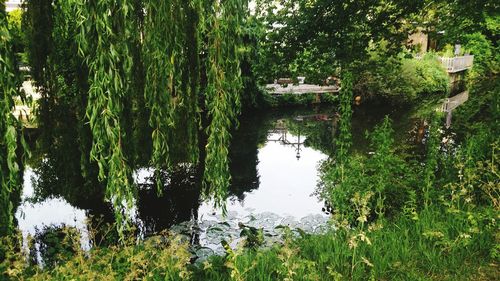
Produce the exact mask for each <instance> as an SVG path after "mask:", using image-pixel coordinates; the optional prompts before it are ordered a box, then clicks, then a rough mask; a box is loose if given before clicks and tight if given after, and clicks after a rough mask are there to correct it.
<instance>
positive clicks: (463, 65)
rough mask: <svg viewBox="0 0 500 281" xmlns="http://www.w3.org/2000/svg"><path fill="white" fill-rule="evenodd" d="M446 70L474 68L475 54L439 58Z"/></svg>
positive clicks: (453, 71)
mask: <svg viewBox="0 0 500 281" xmlns="http://www.w3.org/2000/svg"><path fill="white" fill-rule="evenodd" d="M439 60H441V63H442V64H443V66H444V68H445V69H446V71H448V72H449V73H455V72H460V71H464V70H466V69H470V68H472V65H473V63H474V56H470V55H469V56H461V57H454V58H439Z"/></svg>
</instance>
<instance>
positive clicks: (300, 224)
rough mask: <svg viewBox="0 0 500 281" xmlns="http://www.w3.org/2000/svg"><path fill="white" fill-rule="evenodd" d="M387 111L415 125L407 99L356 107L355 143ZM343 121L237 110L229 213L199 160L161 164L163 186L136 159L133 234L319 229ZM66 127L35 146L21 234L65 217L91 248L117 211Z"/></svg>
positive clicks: (332, 116) (206, 240) (213, 248)
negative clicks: (401, 103) (325, 171)
mask: <svg viewBox="0 0 500 281" xmlns="http://www.w3.org/2000/svg"><path fill="white" fill-rule="evenodd" d="M386 114H389V115H390V116H391V117H392V118H393V119H394V120H395V122H394V127H395V131H396V133H397V134H396V135H397V138H398V139H400V140H402V141H403V140H405V138H408V136H409V134H408V132H411V131H412V130H414V128H415V122H414V120H412V119H411V118H410V117H409V116H410V114H409V110H408V109H406V108H400V109H394V108H393V107H391V109H389V108H388V107H384V106H375V107H374V106H362V107H357V108H356V110H355V112H354V115H353V142H354V148H355V149H356V150H359V151H360V152H362V153H366V152H369V148H368V142H367V141H366V140H365V137H364V135H365V132H366V130H372V129H373V127H374V126H375V124H377V123H378V122H379V121H380V120H381V119H382V118H383V117H384V116H385V115H386ZM337 123H338V113H337V112H336V109H335V108H333V107H315V108H302V109H287V110H285V109H273V110H268V111H258V112H253V113H251V114H246V115H245V116H243V117H241V119H240V125H239V127H238V129H237V130H235V131H234V133H233V140H232V144H231V147H230V160H231V162H230V171H231V176H232V184H231V186H230V189H229V196H228V198H227V200H226V208H227V213H226V215H225V216H224V215H223V213H222V210H220V209H217V208H214V207H213V206H214V204H213V202H211V201H210V200H205V199H204V198H203V196H202V193H201V186H202V184H201V180H200V176H199V171H197V169H196V168H194V167H192V166H190V165H182V164H181V165H178V167H177V168H175V169H174V170H173V171H171V172H169V174H168V175H167V174H166V173H163V174H162V178H163V182H164V183H165V188H164V190H163V194H162V195H161V196H157V192H156V183H155V180H154V177H153V173H152V169H151V168H150V167H148V166H147V165H143V166H142V167H137V168H136V169H135V172H134V179H135V181H136V183H137V185H138V194H137V201H136V204H135V208H134V210H132V216H133V218H134V219H133V221H134V222H135V223H136V226H137V229H138V231H137V235H138V236H139V237H147V236H150V235H154V234H155V233H158V232H161V231H163V230H167V229H168V230H170V231H172V232H176V233H180V234H183V235H185V237H186V239H189V240H190V242H191V243H192V245H193V248H194V249H195V251H196V254H197V255H198V256H206V255H210V254H214V253H221V252H223V248H222V247H221V243H220V242H221V241H222V240H225V241H228V242H231V243H233V244H235V243H237V242H238V241H239V239H240V232H241V230H242V228H245V227H255V228H258V229H259V228H262V229H263V233H264V235H265V237H266V238H267V239H266V241H267V242H269V243H272V242H273V241H276V240H277V239H279V234H280V229H281V228H280V227H279V226H289V227H291V228H300V229H302V230H304V231H306V232H321V231H323V230H324V229H325V227H326V226H327V222H328V213H327V212H325V205H324V202H322V201H321V200H320V199H319V198H318V196H317V195H315V191H316V186H317V184H318V181H319V165H320V164H321V162H322V161H324V160H325V159H327V158H328V156H329V155H331V154H332V153H333V152H334V150H335V146H334V143H335V141H334V139H335V136H336V130H337ZM60 136H65V133H61V134H60ZM67 136H68V137H67V138H65V137H58V138H56V139H55V140H56V141H57V142H58V143H57V145H56V146H57V149H54V150H51V149H50V147H49V149H47V148H46V147H45V148H44V147H43V145H39V146H37V148H36V149H34V153H33V157H32V159H31V160H30V161H29V163H30V164H29V167H28V168H27V169H26V170H25V174H24V188H23V194H22V202H21V204H20V206H19V208H18V210H17V213H16V219H17V221H18V225H19V229H20V230H21V231H22V233H23V234H24V236H27V235H28V234H30V235H32V236H34V237H35V240H37V239H42V238H43V237H44V234H46V233H48V232H52V231H56V232H57V231H60V230H61V227H62V226H66V227H74V228H76V229H78V230H79V231H80V232H81V233H82V238H83V239H82V246H83V247H84V248H88V247H90V246H89V245H90V244H91V243H90V241H89V239H90V238H89V237H90V236H91V235H90V234H89V229H90V231H97V232H99V230H100V229H99V228H100V227H101V226H102V225H103V224H104V223H112V222H113V213H112V208H111V207H110V206H109V205H108V204H107V203H106V202H105V201H104V199H103V198H104V191H103V190H104V187H103V186H101V185H100V184H99V183H96V182H93V183H92V182H90V183H89V182H86V181H85V180H82V178H81V174H82V171H81V166H80V165H79V161H80V159H79V156H76V155H75V154H74V151H73V149H74V148H73V146H74V143H72V142H71V141H70V140H71V133H68V134H67ZM65 141H68V144H66V143H64V142H65ZM49 145H51V144H49ZM41 151H43V152H41ZM83 172H87V171H83ZM90 172H91V171H90ZM90 172H89V173H90ZM93 237H94V236H93ZM94 240H95V238H94ZM93 242H96V241H93ZM37 243H42V241H37Z"/></svg>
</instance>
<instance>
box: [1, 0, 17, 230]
mask: <svg viewBox="0 0 500 281" xmlns="http://www.w3.org/2000/svg"><path fill="white" fill-rule="evenodd" d="M14 65H15V63H14V56H13V54H12V45H11V37H10V34H9V30H8V28H7V19H6V14H5V5H4V4H3V2H1V3H0V115H1V116H0V185H1V186H0V236H3V235H7V234H10V233H11V232H12V230H13V227H14V223H13V213H14V210H13V209H14V207H13V203H12V200H11V199H12V198H11V197H12V193H13V192H14V191H15V189H16V188H19V186H20V184H21V175H20V174H21V169H20V166H19V163H18V157H17V153H16V152H17V150H18V145H17V141H18V132H17V128H18V122H17V120H16V119H15V117H14V115H13V114H12V110H13V109H14V100H13V97H14V96H16V95H17V85H16V75H15V74H14V73H15V69H14Z"/></svg>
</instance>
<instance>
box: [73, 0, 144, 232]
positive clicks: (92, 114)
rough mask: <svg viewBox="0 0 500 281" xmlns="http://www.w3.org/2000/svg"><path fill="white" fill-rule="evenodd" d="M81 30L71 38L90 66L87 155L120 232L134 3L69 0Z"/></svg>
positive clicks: (126, 184) (128, 187) (126, 195)
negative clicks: (89, 147) (90, 143)
mask: <svg viewBox="0 0 500 281" xmlns="http://www.w3.org/2000/svg"><path fill="white" fill-rule="evenodd" d="M73 1H74V2H73V3H72V4H73V5H72V6H70V7H72V8H74V9H75V10H74V12H75V14H76V18H77V24H78V27H79V29H80V34H79V35H78V36H77V38H76V40H77V43H78V46H79V52H80V54H81V55H82V56H83V57H84V58H85V60H86V63H87V65H88V68H89V85H90V89H89V93H88V95H89V96H88V104H87V113H86V115H87V118H88V119H89V121H90V122H89V123H90V128H91V131H92V136H93V146H92V150H91V153H90V157H91V159H92V160H94V161H96V162H97V164H98V166H99V179H100V180H102V181H106V197H107V199H108V200H111V202H112V204H113V207H114V209H115V217H116V220H117V226H118V228H119V233H120V234H122V233H123V230H125V228H126V227H127V226H128V217H127V216H126V215H125V214H124V212H125V210H130V209H131V208H132V207H133V202H134V194H135V190H134V188H133V183H132V180H131V168H130V166H129V164H128V163H127V159H126V157H125V149H124V147H125V143H126V134H125V126H126V124H123V123H124V122H123V120H124V118H123V117H124V101H125V100H126V99H127V98H129V96H130V91H131V87H130V84H131V83H130V81H131V80H132V79H133V77H132V73H133V58H132V54H131V46H130V44H131V42H134V40H133V36H134V35H136V34H137V32H136V29H135V28H134V23H135V21H134V18H133V16H134V13H133V8H134V5H133V3H132V1H131V0H124V1H119V2H117V1H114V0H100V1H90V0H73Z"/></svg>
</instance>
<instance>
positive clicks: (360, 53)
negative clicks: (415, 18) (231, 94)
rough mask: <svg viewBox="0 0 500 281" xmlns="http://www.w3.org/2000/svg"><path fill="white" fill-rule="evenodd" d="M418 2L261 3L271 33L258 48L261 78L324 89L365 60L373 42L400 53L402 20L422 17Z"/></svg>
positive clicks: (402, 30) (261, 13)
mask: <svg viewBox="0 0 500 281" xmlns="http://www.w3.org/2000/svg"><path fill="white" fill-rule="evenodd" d="M421 4H422V3H421V2H420V1H414V2H411V3H409V2H408V1H397V0H396V1H356V2H346V1H327V0H324V1H323V0H321V1H307V0H304V1H258V2H257V7H258V8H257V11H256V13H257V15H258V16H259V17H260V18H262V21H263V24H264V25H265V28H266V30H267V33H266V34H265V36H263V38H262V40H261V44H260V48H261V50H260V53H261V58H260V60H261V61H260V62H259V67H258V68H259V71H258V73H259V77H260V78H261V79H262V80H263V81H265V82H271V81H272V80H274V79H277V78H280V77H287V76H289V77H296V76H306V79H307V81H308V83H322V82H323V81H324V80H325V79H326V78H327V77H328V76H331V75H339V71H338V68H339V67H346V66H349V64H351V63H352V62H355V61H358V60H363V59H365V58H366V56H367V48H368V46H369V44H370V42H373V41H375V42H378V41H380V40H382V39H384V38H386V39H388V42H389V43H390V46H389V49H391V50H399V49H400V48H401V44H400V43H399V42H402V41H403V40H404V39H405V36H406V33H405V32H404V30H405V29H406V27H405V24H404V18H405V17H407V16H408V15H410V14H413V13H415V12H417V11H418V9H419V8H420V7H421V6H420V5H421Z"/></svg>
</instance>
